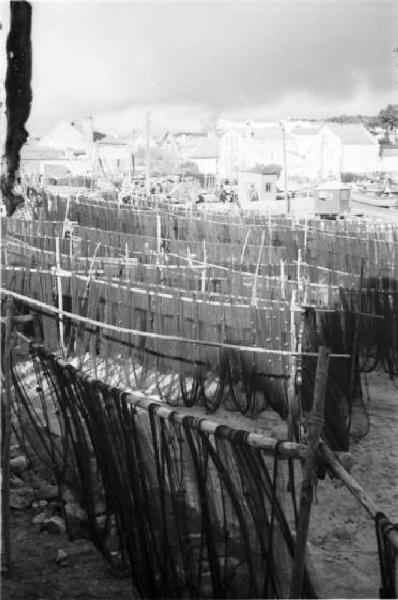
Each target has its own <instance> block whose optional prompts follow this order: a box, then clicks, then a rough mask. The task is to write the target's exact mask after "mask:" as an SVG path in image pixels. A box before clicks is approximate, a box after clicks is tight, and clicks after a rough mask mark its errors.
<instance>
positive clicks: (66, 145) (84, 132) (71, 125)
mask: <svg viewBox="0 0 398 600" xmlns="http://www.w3.org/2000/svg"><path fill="white" fill-rule="evenodd" d="M92 142H93V133H92V130H90V127H89V125H88V124H85V126H84V127H83V126H81V127H80V126H78V125H77V124H76V123H75V122H74V121H70V122H69V121H61V122H59V123H57V124H56V125H55V126H54V127H53V128H52V129H51V131H49V132H48V133H47V134H46V135H44V136H43V137H42V138H41V140H40V145H43V146H48V147H52V148H58V149H60V150H68V151H69V152H73V153H74V154H88V153H89V151H90V145H91V144H92Z"/></svg>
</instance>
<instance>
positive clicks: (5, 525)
mask: <svg viewBox="0 0 398 600" xmlns="http://www.w3.org/2000/svg"><path fill="white" fill-rule="evenodd" d="M6 307H7V311H6V326H5V328H6V331H5V338H4V356H3V370H4V380H5V394H4V395H3V396H2V409H3V419H4V439H3V442H2V457H1V458H2V465H1V467H2V469H1V470H2V488H1V518H2V533H3V536H2V537H3V544H4V557H5V569H6V572H7V574H8V575H9V576H11V574H12V566H11V539H10V442H11V334H12V329H13V314H14V300H13V299H12V298H11V297H8V299H7V302H6Z"/></svg>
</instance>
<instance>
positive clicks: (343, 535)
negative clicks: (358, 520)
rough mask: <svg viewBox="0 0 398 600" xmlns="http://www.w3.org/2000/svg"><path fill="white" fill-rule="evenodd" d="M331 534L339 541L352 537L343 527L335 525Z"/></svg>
mask: <svg viewBox="0 0 398 600" xmlns="http://www.w3.org/2000/svg"><path fill="white" fill-rule="evenodd" d="M331 533H332V536H333V537H335V538H337V539H339V540H349V539H350V538H351V535H352V534H351V533H350V532H349V531H348V529H347V527H346V526H345V525H335V527H333V529H332V531H331Z"/></svg>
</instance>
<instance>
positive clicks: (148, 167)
mask: <svg viewBox="0 0 398 600" xmlns="http://www.w3.org/2000/svg"><path fill="white" fill-rule="evenodd" d="M150 127H151V113H150V111H148V112H147V115H146V128H145V142H146V144H145V145H146V152H145V192H146V195H147V198H149V197H150V195H151V156H150V144H149V134H150Z"/></svg>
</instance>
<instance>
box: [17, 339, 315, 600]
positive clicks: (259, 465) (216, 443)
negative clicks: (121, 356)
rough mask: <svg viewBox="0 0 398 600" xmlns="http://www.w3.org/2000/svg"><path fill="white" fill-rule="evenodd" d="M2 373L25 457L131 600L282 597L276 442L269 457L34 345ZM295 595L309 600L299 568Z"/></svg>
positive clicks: (282, 482) (284, 557)
mask: <svg viewBox="0 0 398 600" xmlns="http://www.w3.org/2000/svg"><path fill="white" fill-rule="evenodd" d="M32 363H33V364H32ZM12 373H13V382H14V386H15V391H16V397H15V402H14V405H13V409H14V413H15V420H16V423H17V426H16V429H17V433H18V434H19V435H20V436H21V435H23V443H24V445H25V447H26V450H27V452H28V453H29V455H30V457H31V459H32V461H35V460H36V463H37V462H38V463H40V464H42V465H44V466H45V468H47V469H48V470H49V471H50V472H51V473H52V474H53V477H54V479H55V480H56V481H57V483H58V485H59V487H60V489H62V487H63V486H68V488H70V489H72V490H73V492H74V494H75V495H76V497H77V498H78V500H79V502H80V503H81V505H82V506H83V507H84V508H85V510H86V512H87V517H88V525H89V530H90V534H91V537H92V539H93V541H94V543H95V544H96V546H97V547H98V548H99V550H101V552H102V553H103V555H104V557H105V559H106V560H107V561H108V563H109V564H110V565H111V566H112V568H113V569H118V568H119V569H121V568H126V565H128V568H129V570H130V572H131V576H132V580H133V584H134V587H135V589H136V590H137V591H138V593H139V594H140V595H141V596H142V597H147V598H165V597H167V598H203V597H206V598H207V597H208V598H275V597H280V598H282V597H287V596H288V588H289V583H290V576H291V569H292V559H293V552H294V538H293V535H292V531H291V527H292V526H294V523H295V518H296V517H297V515H296V513H295V510H294V508H295V507H294V502H293V498H292V497H291V495H290V494H288V493H287V492H286V479H287V476H288V471H287V465H286V461H285V460H282V456H281V455H280V453H279V450H278V444H277V445H276V446H275V449H274V451H273V453H271V454H270V453H269V451H266V450H265V449H262V448H261V447H253V446H252V445H251V444H250V439H249V438H250V436H249V434H248V432H247V431H242V430H236V429H232V428H230V427H227V426H225V425H224V426H221V425H218V426H215V427H213V428H212V429H211V430H209V429H206V428H205V427H204V426H203V424H202V423H201V421H202V420H203V419H200V418H197V417H194V416H192V415H182V414H181V413H179V412H178V411H172V410H169V409H168V410H167V411H166V412H165V411H164V408H162V405H161V404H159V403H156V402H147V403H146V404H145V406H143V405H142V404H140V403H139V402H135V401H134V398H133V397H132V396H130V395H128V394H127V393H123V392H121V391H120V389H117V388H114V387H110V386H108V385H106V384H104V383H102V382H100V381H95V380H91V379H89V378H88V377H87V376H86V375H85V374H83V373H82V372H81V371H79V370H78V369H76V368H74V367H73V366H71V365H69V364H67V363H66V362H64V361H61V360H59V359H57V358H56V357H55V356H54V355H52V354H49V353H47V352H46V351H44V350H43V349H42V348H40V347H37V346H35V347H32V349H31V359H30V360H28V361H23V362H19V363H17V362H14V365H13V371H12ZM293 462H294V461H292V460H289V464H290V468H291V466H292V464H293ZM100 504H102V505H103V506H102V509H100V508H99V505H100ZM100 511H101V512H102V513H103V515H104V518H103V519H102V520H101V519H99V518H98V513H99V512H100ZM303 597H308V598H314V597H316V590H315V588H314V583H313V579H312V577H311V576H310V571H309V570H308V568H307V570H306V572H305V577H304V586H303Z"/></svg>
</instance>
